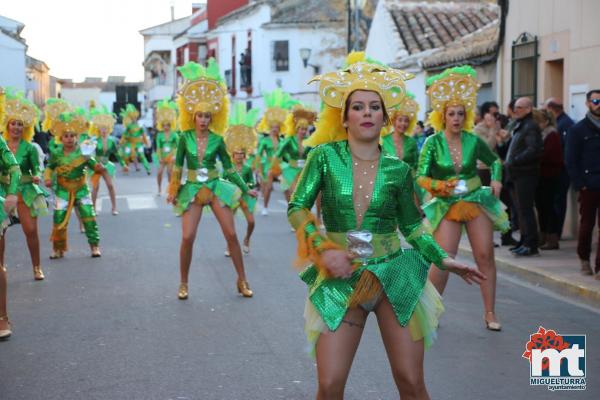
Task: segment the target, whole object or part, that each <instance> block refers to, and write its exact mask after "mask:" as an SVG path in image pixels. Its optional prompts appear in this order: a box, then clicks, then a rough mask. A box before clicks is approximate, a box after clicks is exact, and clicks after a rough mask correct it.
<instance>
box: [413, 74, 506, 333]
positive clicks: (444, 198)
mask: <svg viewBox="0 0 600 400" xmlns="http://www.w3.org/2000/svg"><path fill="white" fill-rule="evenodd" d="M475 78H476V73H475V70H473V68H471V67H469V66H462V67H455V68H451V69H448V70H446V71H444V72H443V73H442V74H440V75H436V76H434V77H431V78H430V79H429V80H428V84H429V89H428V95H429V99H430V103H431V105H432V108H433V111H432V112H431V113H430V115H429V122H430V123H431V125H432V126H433V127H434V128H435V129H436V132H437V133H435V134H434V135H432V136H430V137H428V138H427V140H426V141H425V144H424V145H423V149H422V150H421V155H420V159H419V167H418V173H417V176H418V178H417V182H418V183H419V185H421V186H422V187H423V188H425V189H426V190H428V191H429V192H430V193H431V194H432V195H433V196H434V197H433V199H432V200H431V201H429V202H428V203H427V204H425V205H424V206H423V212H424V213H425V215H426V216H427V219H428V220H429V222H430V223H431V225H432V227H433V229H434V230H435V234H434V236H435V238H436V240H437V241H438V243H440V245H441V246H442V247H443V248H444V250H446V252H448V254H450V255H452V256H454V255H456V253H457V251H458V244H459V241H460V237H461V234H462V228H463V226H464V227H465V228H466V231H467V235H468V237H469V242H470V243H471V247H472V248H473V254H474V257H475V262H476V263H477V266H478V268H479V270H480V271H481V272H483V273H484V274H485V275H486V276H487V277H488V279H487V280H486V281H485V282H484V283H483V284H482V285H481V295H482V297H483V304H484V308H485V314H484V316H483V318H484V321H485V325H486V327H487V328H488V329H490V330H494V331H499V330H500V329H501V325H500V323H499V322H498V319H497V318H496V314H495V299H496V264H495V261H494V243H493V230H494V229H496V230H499V231H502V232H504V231H506V230H508V228H509V223H508V217H507V215H506V212H505V211H504V206H503V205H502V203H501V202H500V200H498V197H499V195H500V189H501V188H502V184H501V183H500V182H501V181H502V165H501V162H500V159H499V158H498V156H497V155H496V154H495V153H494V152H492V151H491V150H490V148H489V146H488V145H487V144H486V143H485V142H484V141H483V140H482V139H481V138H480V137H479V136H477V135H475V134H473V133H471V130H472V129H473V121H474V109H475V107H476V105H475V101H476V98H477V88H478V87H479V84H478V83H477V82H476V80H475ZM477 160H481V161H482V162H483V163H485V164H486V165H488V166H490V168H491V170H492V183H491V187H487V186H482V185H481V180H480V179H479V176H478V174H477ZM429 278H430V279H431V281H432V282H433V284H434V285H435V287H436V288H437V289H438V291H439V292H440V293H441V294H443V293H444V289H445V287H446V283H447V282H448V272H446V271H442V270H439V269H438V268H436V267H432V269H431V271H430V273H429Z"/></svg>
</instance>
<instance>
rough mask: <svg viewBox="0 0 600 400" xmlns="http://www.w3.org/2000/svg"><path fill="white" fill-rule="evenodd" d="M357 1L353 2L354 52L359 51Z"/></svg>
mask: <svg viewBox="0 0 600 400" xmlns="http://www.w3.org/2000/svg"><path fill="white" fill-rule="evenodd" d="M358 2H359V0H354V46H353V49H352V50H354V51H359V50H360V7H359V5H358Z"/></svg>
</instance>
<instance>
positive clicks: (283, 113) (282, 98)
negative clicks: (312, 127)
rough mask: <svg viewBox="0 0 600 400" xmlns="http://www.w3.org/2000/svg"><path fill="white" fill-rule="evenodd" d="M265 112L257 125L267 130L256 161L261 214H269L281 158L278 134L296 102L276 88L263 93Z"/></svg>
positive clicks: (261, 140)
mask: <svg viewBox="0 0 600 400" xmlns="http://www.w3.org/2000/svg"><path fill="white" fill-rule="evenodd" d="M263 98H264V100H265V106H266V107H267V109H266V111H265V114H264V116H263V118H262V120H261V121H260V124H259V125H258V131H259V132H269V135H268V136H265V135H263V137H261V138H260V139H259V141H258V150H257V151H256V156H257V157H256V161H257V162H260V166H259V171H260V174H259V176H260V189H261V191H262V195H263V209H262V211H261V215H263V216H266V215H269V201H270V200H271V192H272V191H273V181H274V180H275V179H277V178H279V176H280V175H281V164H280V162H281V160H279V158H277V156H276V154H275V153H276V152H277V150H278V148H279V145H280V137H279V135H280V134H281V132H282V127H283V123H284V122H285V118H286V117H287V114H288V110H289V109H290V108H291V107H292V106H293V105H294V104H296V103H297V101H296V100H294V99H292V97H291V96H290V95H289V93H285V92H283V91H282V90H281V89H279V88H277V89H275V90H273V91H272V92H269V93H265V94H264V95H263Z"/></svg>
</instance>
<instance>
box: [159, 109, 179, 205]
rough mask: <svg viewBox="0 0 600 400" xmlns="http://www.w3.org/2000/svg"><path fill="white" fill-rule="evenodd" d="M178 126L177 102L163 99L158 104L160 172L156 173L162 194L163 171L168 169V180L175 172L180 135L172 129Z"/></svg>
mask: <svg viewBox="0 0 600 400" xmlns="http://www.w3.org/2000/svg"><path fill="white" fill-rule="evenodd" d="M176 126H177V104H175V102H174V101H170V100H163V101H159V102H158V104H157V105H156V128H157V129H158V133H157V134H156V155H157V156H158V164H159V165H158V172H157V173H156V183H157V184H158V193H157V195H158V196H160V195H161V194H162V177H163V171H164V170H165V169H166V170H167V182H168V181H170V180H171V173H172V172H173V163H174V162H175V152H176V151H177V143H178V141H179V136H178V134H177V132H174V131H171V129H172V128H175V127H176Z"/></svg>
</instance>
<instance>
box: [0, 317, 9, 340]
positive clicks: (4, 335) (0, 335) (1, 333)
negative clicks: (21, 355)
mask: <svg viewBox="0 0 600 400" xmlns="http://www.w3.org/2000/svg"><path fill="white" fill-rule="evenodd" d="M0 321H6V322H7V324H8V329H0V340H4V339H8V338H9V337H10V335H12V331H11V330H10V328H11V326H10V321H9V320H8V315H5V316H3V317H0Z"/></svg>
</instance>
